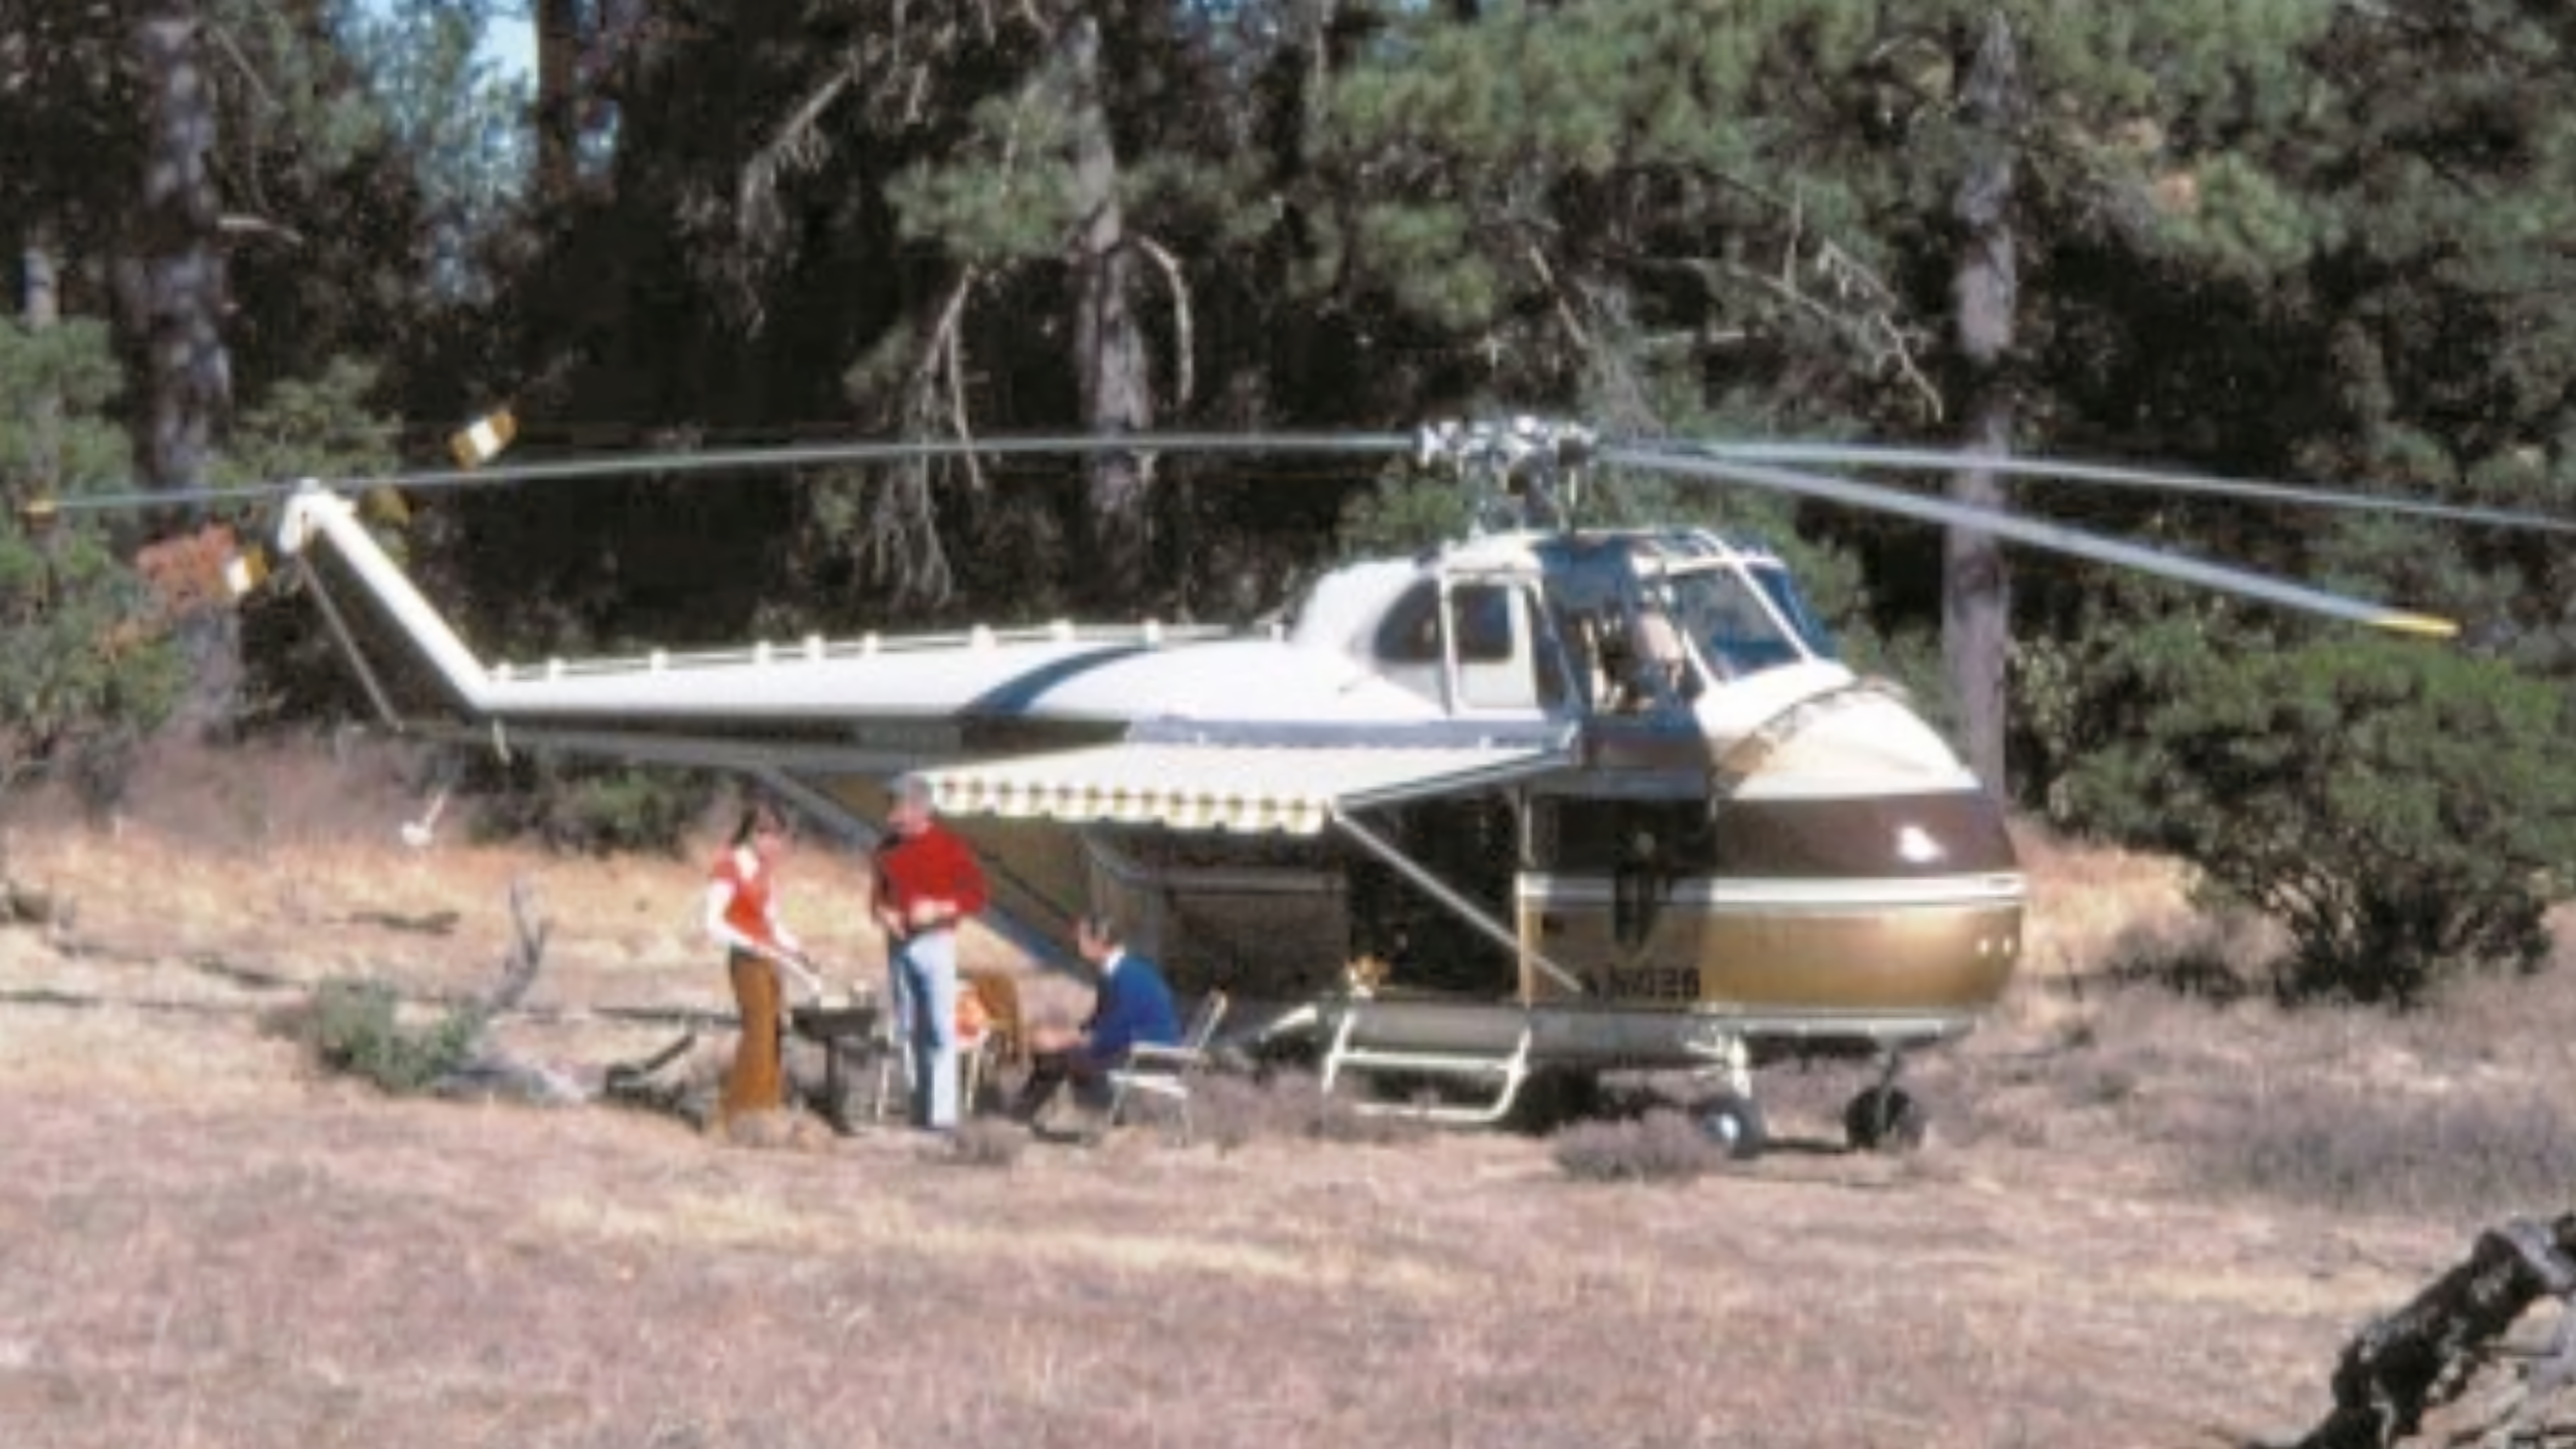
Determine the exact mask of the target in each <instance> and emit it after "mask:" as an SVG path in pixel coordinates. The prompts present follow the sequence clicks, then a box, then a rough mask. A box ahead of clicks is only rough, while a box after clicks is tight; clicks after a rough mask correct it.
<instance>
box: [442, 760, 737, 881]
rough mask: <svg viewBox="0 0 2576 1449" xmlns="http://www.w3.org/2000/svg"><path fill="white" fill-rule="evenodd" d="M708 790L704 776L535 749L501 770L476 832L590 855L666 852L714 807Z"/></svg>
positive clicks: (709, 780)
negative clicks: (533, 839)
mask: <svg viewBox="0 0 2576 1449" xmlns="http://www.w3.org/2000/svg"><path fill="white" fill-rule="evenodd" d="M716 785H717V782H716V779H715V777H714V776H712V775H709V774H707V773H706V772H704V771H698V770H681V769H671V768H655V767H651V766H643V765H625V764H615V763H605V762H601V761H596V760H587V759H574V758H571V757H567V756H563V755H558V754H556V753H555V752H553V751H538V752H535V753H532V754H528V755H522V756H518V757H516V758H515V759H514V760H513V761H512V762H511V763H510V764H508V765H507V766H505V767H503V769H502V772H501V776H500V779H499V780H498V782H497V783H495V784H494V785H493V786H492V793H490V794H489V795H487V796H486V797H485V799H484V802H483V805H482V808H481V810H480V811H479V812H478V814H477V816H476V829H477V831H478V833H480V834H482V835H484V836H486V837H489V838H495V839H508V838H512V837H521V836H535V837H536V838H538V839H540V840H542V841H544V842H545V843H546V844H547V845H548V846H550V847H552V848H553V849H556V850H562V851H574V852H580V853H584V854H591V855H608V854H613V853H616V852H619V851H657V852H661V853H665V854H668V853H671V852H675V851H677V850H678V849H679V848H680V845H681V841H682V838H683V836H685V835H686V834H687V832H688V830H689V828H690V827H691V826H692V825H694V824H696V823H697V821H698V820H699V819H700V818H701V817H703V816H704V814H705V813H706V811H707V808H708V807H709V805H711V804H712V803H713V802H714V800H715V797H716Z"/></svg>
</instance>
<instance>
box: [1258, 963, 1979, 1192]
mask: <svg viewBox="0 0 2576 1449" xmlns="http://www.w3.org/2000/svg"><path fill="white" fill-rule="evenodd" d="M1949 1034H1950V1033H1947V1032H1930V1033H1918V1032H1907V1033H1904V1034H1890V1035H1886V1036H1879V1037H1876V1038H1874V1040H1875V1042H1876V1045H1875V1046H1874V1047H1872V1048H1871V1054H1872V1055H1873V1056H1874V1057H1875V1058H1876V1060H1877V1062H1878V1070H1877V1074H1876V1079H1875V1080H1874V1081H1873V1082H1872V1083H1871V1084H1870V1085H1869V1086H1867V1087H1865V1088H1863V1089H1862V1090H1861V1092H1860V1093H1859V1094H1858V1095H1856V1096H1854V1097H1853V1098H1852V1100H1851V1102H1850V1103H1849V1105H1847V1106H1846V1107H1845V1109H1844V1111H1843V1125H1844V1129H1845V1132H1846V1134H1847V1135H1848V1137H1849V1140H1850V1144H1851V1146H1852V1147H1853V1148H1855V1149H1857V1150H1860V1151H1878V1150H1898V1151H1902V1150H1907V1149H1911V1148H1913V1147H1916V1146H1919V1145H1920V1144H1921V1143H1922V1142H1923V1140H1924V1136H1925V1117H1924V1113H1923V1109H1922V1107H1921V1105H1920V1104H1919V1103H1918V1102H1916V1100H1915V1099H1914V1098H1913V1096H1912V1095H1911V1094H1909V1093H1907V1092H1906V1091H1905V1090H1904V1089H1903V1088H1901V1087H1899V1086H1898V1085H1896V1078H1897V1076H1898V1074H1899V1072H1900V1071H1901V1070H1902V1068H1903V1066H1904V1061H1905V1056H1906V1051H1907V1048H1908V1047H1910V1046H1913V1045H1920V1044H1922V1041H1923V1040H1938V1039H1941V1038H1942V1037H1944V1036H1946V1035H1949ZM1257 1035H1258V1038H1259V1039H1260V1040H1263V1041H1271V1042H1276V1041H1281V1040H1288V1039H1304V1040H1309V1041H1312V1042H1313V1043H1314V1050H1315V1059H1316V1067H1317V1071H1318V1075H1319V1076H1320V1078H1321V1085H1322V1087H1323V1090H1324V1091H1326V1092H1327V1093H1329V1092H1331V1091H1333V1090H1334V1088H1335V1087H1336V1086H1338V1085H1339V1084H1341V1083H1342V1082H1344V1081H1345V1080H1364V1079H1372V1078H1375V1079H1386V1080H1412V1081H1417V1082H1424V1083H1429V1084H1433V1085H1436V1086H1439V1087H1444V1088H1453V1089H1455V1094H1456V1096H1458V1097H1462V1098H1465V1100H1450V1101H1440V1100H1429V1099H1424V1100H1415V1101H1403V1102H1399V1101H1371V1102H1360V1103H1356V1104H1354V1110H1356V1111H1359V1112H1362V1113H1365V1114H1368V1115H1371V1116H1388V1117H1409V1118H1413V1119H1415V1120H1419V1121H1426V1122H1434V1123H1442V1124H1454V1125H1460V1126H1490V1125H1493V1124H1495V1123H1498V1122H1501V1121H1503V1120H1504V1119H1505V1118H1507V1117H1509V1116H1510V1115H1511V1114H1512V1112H1513V1109H1514V1108H1515V1107H1516V1106H1518V1105H1519V1104H1520V1103H1521V1102H1522V1100H1523V1095H1524V1089H1525V1088H1526V1087H1527V1086H1528V1084H1529V1083H1530V1082H1531V1081H1532V1080H1534V1079H1536V1078H1538V1077H1540V1076H1543V1075H1547V1074H1549V1073H1551V1072H1555V1071H1568V1072H1575V1073H1586V1074H1589V1073H1598V1072H1602V1071H1614V1070H1622V1069H1630V1070H1633V1069H1641V1068H1642V1069H1646V1070H1654V1069H1656V1068H1657V1067H1659V1066H1660V1067H1665V1068H1680V1069H1684V1070H1687V1071H1688V1072H1689V1073H1690V1074H1691V1076H1692V1078H1693V1080H1695V1081H1700V1082H1703V1083H1707V1084H1708V1085H1710V1086H1711V1087H1713V1088H1714V1090H1713V1091H1712V1092H1710V1093H1709V1094H1708V1095H1706V1096H1704V1097H1702V1098H1701V1099H1700V1100H1699V1101H1698V1102H1697V1104H1696V1105H1695V1106H1694V1107H1693V1108H1692V1116H1693V1118H1694V1119H1695V1120H1696V1121H1697V1123H1698V1125H1699V1127H1700V1129H1701V1130H1702V1131H1703V1132H1705V1133H1707V1134H1708V1136H1709V1138H1710V1139H1711V1140H1712V1141H1713V1142H1715V1143H1717V1144H1718V1145H1719V1146H1720V1147H1722V1148H1723V1149H1724V1150H1725V1151H1726V1152H1727V1154H1728V1155H1729V1156H1731V1157H1735V1158H1738V1159H1747V1158H1752V1157H1755V1156H1758V1155H1760V1154H1761V1153H1762V1152H1763V1151H1764V1150H1765V1149H1766V1148H1767V1147H1768V1146H1769V1145H1770V1137H1769V1130H1768V1126H1767V1124H1766V1122H1765V1120H1764V1117H1763V1113H1762V1107H1761V1100H1760V1098H1759V1096H1758V1095H1757V1093H1756V1092H1755V1089H1754V1079H1753V1078H1754V1070H1753V1069H1754V1064H1755V1061H1756V1054H1757V1051H1762V1052H1765V1053H1767V1052H1769V1051H1771V1050H1772V1049H1775V1048H1778V1047H1780V1046H1781V1045H1782V1043H1781V1042H1780V1041H1779V1040H1778V1037H1779V1035H1780V1034H1779V1033H1777V1032H1772V1031H1765V1030H1752V1029H1748V1028H1747V1025H1746V1024H1745V1023H1743V1022H1740V1021H1731V1020H1728V1019H1726V1018H1721V1017H1716V1016H1698V1017H1687V1016H1683V1015H1681V1014H1677V1013H1669V1012H1625V1011H1605V1010H1601V1009H1598V1008H1582V1007H1549V1006H1541V1007H1536V1008H1531V1007H1524V1006H1520V1005H1518V1004H1515V1003H1495V1002H1475V1001H1462V1000H1457V999H1454V998H1451V999H1441V998H1434V997H1422V996H1407V995H1395V996H1377V995H1354V996H1348V997H1336V998H1333V999H1330V1000H1325V1001H1319V1002H1313V1003H1309V1004H1307V1005H1304V1006H1300V1007H1298V1008H1296V1009H1294V1010H1292V1011H1290V1012H1288V1013H1287V1014H1285V1015H1284V1016H1281V1017H1278V1018H1277V1019H1275V1020H1273V1021H1272V1022H1271V1023H1270V1024H1269V1025H1268V1026H1267V1027H1265V1028H1264V1029H1262V1030H1261V1031H1260V1032H1259V1033H1258V1034H1257ZM1918 1038H1920V1039H1918ZM1792 1045H1793V1046H1795V1047H1798V1048H1799V1049H1804V1048H1806V1047H1813V1046H1816V1045H1818V1043H1817V1042H1814V1041H1808V1042H1804V1043H1793V1044H1792Z"/></svg>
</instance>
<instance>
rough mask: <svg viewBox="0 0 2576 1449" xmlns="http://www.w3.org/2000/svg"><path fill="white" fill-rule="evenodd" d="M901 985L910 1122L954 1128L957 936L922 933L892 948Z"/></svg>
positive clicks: (946, 1129)
mask: <svg viewBox="0 0 2576 1449" xmlns="http://www.w3.org/2000/svg"><path fill="white" fill-rule="evenodd" d="M894 966H895V975H896V978H897V979H898V980H899V981H901V982H902V984H903V994H902V1000H901V1001H900V1002H899V1003H898V1006H899V1008H900V1009H901V1010H902V1012H903V1013H904V1015H903V1017H902V1018H900V1019H901V1020H902V1022H903V1028H904V1030H903V1045H904V1059H905V1061H906V1063H907V1064H908V1067H909V1070H910V1072H911V1075H912V1122H913V1125H914V1126H916V1127H928V1128H930V1129H931V1130H933V1131H937V1132H952V1131H955V1130H956V1127H957V937H956V935H955V933H953V932H950V931H925V932H923V933H922V934H920V935H917V936H915V937H913V938H912V939H911V940H909V941H906V942H904V943H903V944H902V945H900V946H898V947H896V948H895V953H894Z"/></svg>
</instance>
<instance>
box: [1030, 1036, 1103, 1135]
mask: <svg viewBox="0 0 2576 1449" xmlns="http://www.w3.org/2000/svg"><path fill="white" fill-rule="evenodd" d="M1068 1082H1069V1083H1071V1084H1072V1085H1073V1098H1074V1100H1075V1101H1077V1102H1080V1103H1081V1104H1082V1105H1084V1106H1086V1107H1089V1108H1092V1109H1093V1110H1095V1111H1096V1110H1098V1109H1100V1108H1103V1107H1106V1106H1108V1105H1109V1069H1108V1067H1106V1066H1104V1065H1103V1064H1101V1063H1099V1062H1096V1061H1093V1060H1092V1059H1091V1058H1090V1057H1088V1056H1085V1055H1084V1054H1082V1053H1081V1052H1078V1051H1069V1052H1039V1053H1038V1054H1037V1055H1035V1056H1033V1057H1031V1058H1030V1059H1029V1080H1028V1083H1027V1085H1025V1086H1023V1087H1021V1088H1020V1099H1019V1100H1018V1101H1017V1102H1014V1103H1012V1104H1011V1115H1012V1116H1014V1117H1016V1118H1018V1119H1019V1120H1021V1121H1023V1122H1028V1121H1032V1120H1034V1119H1035V1118H1036V1117H1037V1115H1038V1114H1039V1113H1040V1112H1043V1111H1045V1110H1046V1107H1047V1104H1048V1103H1049V1102H1052V1101H1054V1100H1055V1094H1056V1093H1057V1092H1060V1091H1062V1090H1063V1089H1064V1087H1065V1084H1066V1083H1068Z"/></svg>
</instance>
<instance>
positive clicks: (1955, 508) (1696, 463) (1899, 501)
mask: <svg viewBox="0 0 2576 1449" xmlns="http://www.w3.org/2000/svg"><path fill="white" fill-rule="evenodd" d="M1600 456H1601V460H1602V461H1603V462H1606V463H1611V464H1616V465H1619V466H1623V467H1630V468H1641V469H1646V470H1649V471H1653V470H1662V471H1666V472H1672V473H1679V474H1681V475H1683V476H1685V477H1691V478H1704V479H1707V480H1710V481H1712V482H1718V483H1740V484H1749V485H1751V486H1753V487H1756V488H1767V489H1770V490H1772V491H1774V492H1778V493H1787V494H1792V495H1795V496H1797V497H1802V498H1821V499H1825V500H1827V501H1830V502H1835V503H1848V504H1850V505H1852V506H1853V507H1856V508H1868V509H1874V510H1876V511H1878V512H1881V513H1894V514H1898V515H1900V516H1903V517H1907V518H1918V519H1921V520H1923V521H1925V522H1927V523H1938V524H1943V525H1946V526H1949V527H1955V528H1974V529H1979V530H1982V531H1984V532H1986V533H1991V534H1993V535H1995V536H1996V537H1998V538H2008V539H2011V540H2013V541H2014V542H2016V543H2025V544H2029V545H2031V546H2032V547H2034V548H2044V549H2049V550H2052V551H2054V552H2057V553H2064V554H2072V555H2074V556H2076V557H2078V558H2089V559H2094V560H2097V561H2099V562H2102V563H2111V564H2118V565H2120V566H2121V567H2123V568H2133V569H2138V570H2141V571H2143V572H2146V573H2151V574H2157V575H2161V576H2162V577H2165V578H2169V579H2179V580H2181V581H2183V582H2184V583H2192V584H2200V585H2202V586H2204V587H2206V588H2212V589H2218V590H2221V591H2224V592H2227V593H2232V594H2243V595H2245V596H2246V597H2248V598H2255V599H2262V600H2264V601H2266V602H2268V603H2274V604H2281V605H2284V606H2286V607H2289V608H2293V609H2301V610H2305V611H2306V612H2308V613H2312V614H2323V615H2325V616H2326V617H2328V618H2331V619H2345V620H2350V621H2352V622H2354V623H2359V624H2369V625H2371V626H2373V627H2375V628H2381V629H2391V630H2395V631H2397V632H2400V633H2406V634H2424V635H2430V636H2432V637H2435V638H2442V639H2447V638H2450V637H2451V636H2452V635H2455V634H2457V633H2458V632H2459V625H2457V624H2454V623H2452V622H2451V621H2450V620H2448V619H2441V618H2436V617H2434V616H2432V615H2429V614H2417V613H2410V612H2408V611H2406V610H2403V609H2392V608H2390V607H2388V606H2387V605H2385V604H2374V603H2371V602H2368V601H2367V600H2363V599H2355V598H2350V597H2347V596H2345V595H2343V594H2333V593H2328V592H2326V591H2325V590H2323V589H2314V588H2309V587H2308V586H2306V585H2304V584H2294V583H2291V582H2289V581H2288V580H2285V579H2278V578H2274V577H2272V576H2271V575H2269V574H2261V573H2256V572H2254V571H2253V570H2251V569H2241V568H2235V567H2232V566H2230V565H2227V564H2218V563H2211V562H2209V561H2207V560H2205V559H2197V558H2192V557H2190V556H2189V555H2186V554H2178V553H2170V552H2167V551H2165V550H2162V549H2154V548H2149V547H2147V546H2146V545H2144V544H2137V543H2127V542H2123V541H2121V540H2119V539H2112V538H2104V537H2102V536H2101V535H2099V534H2092V533H2085V532H2083V531H2081V530H2079V529H2073V528H2068V527H2065V526H2064V525H2062V524H2055V523H2048V522H2045V521H2042V520H2039V519H2034V518H2025V517H2022V516H2020V515H2018V514H2012V513H2004V512H1999V511H1997V510H1995V509H1991V508H1980V507H1976V506H1974V505H1972V504H1966V503H1954V502H1952V501H1950V500H1948V499H1944V498H1927V497H1924V496H1922V495H1920V494H1915V493H1908V492H1905V491H1904V490H1902V489H1898V488H1882V487H1879V486H1878V485H1876V484H1871V483H1856V482H1854V481H1852V480H1851V479H1848V478H1832V477H1827V476H1825V475H1823V474H1820V473H1807V472H1801V471H1796V470H1792V469H1787V468H1776V467H1770V466H1766V465H1764V464H1760V463H1751V462H1737V461H1733V460H1729V459H1724V458H1707V457H1693V456H1690V455H1687V454H1683V453H1677V452H1673V451H1669V450H1665V449H1659V448H1644V447H1639V446H1635V445H1631V444H1618V445H1611V446H1605V447H1604V448H1602V450H1601V455H1600Z"/></svg>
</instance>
